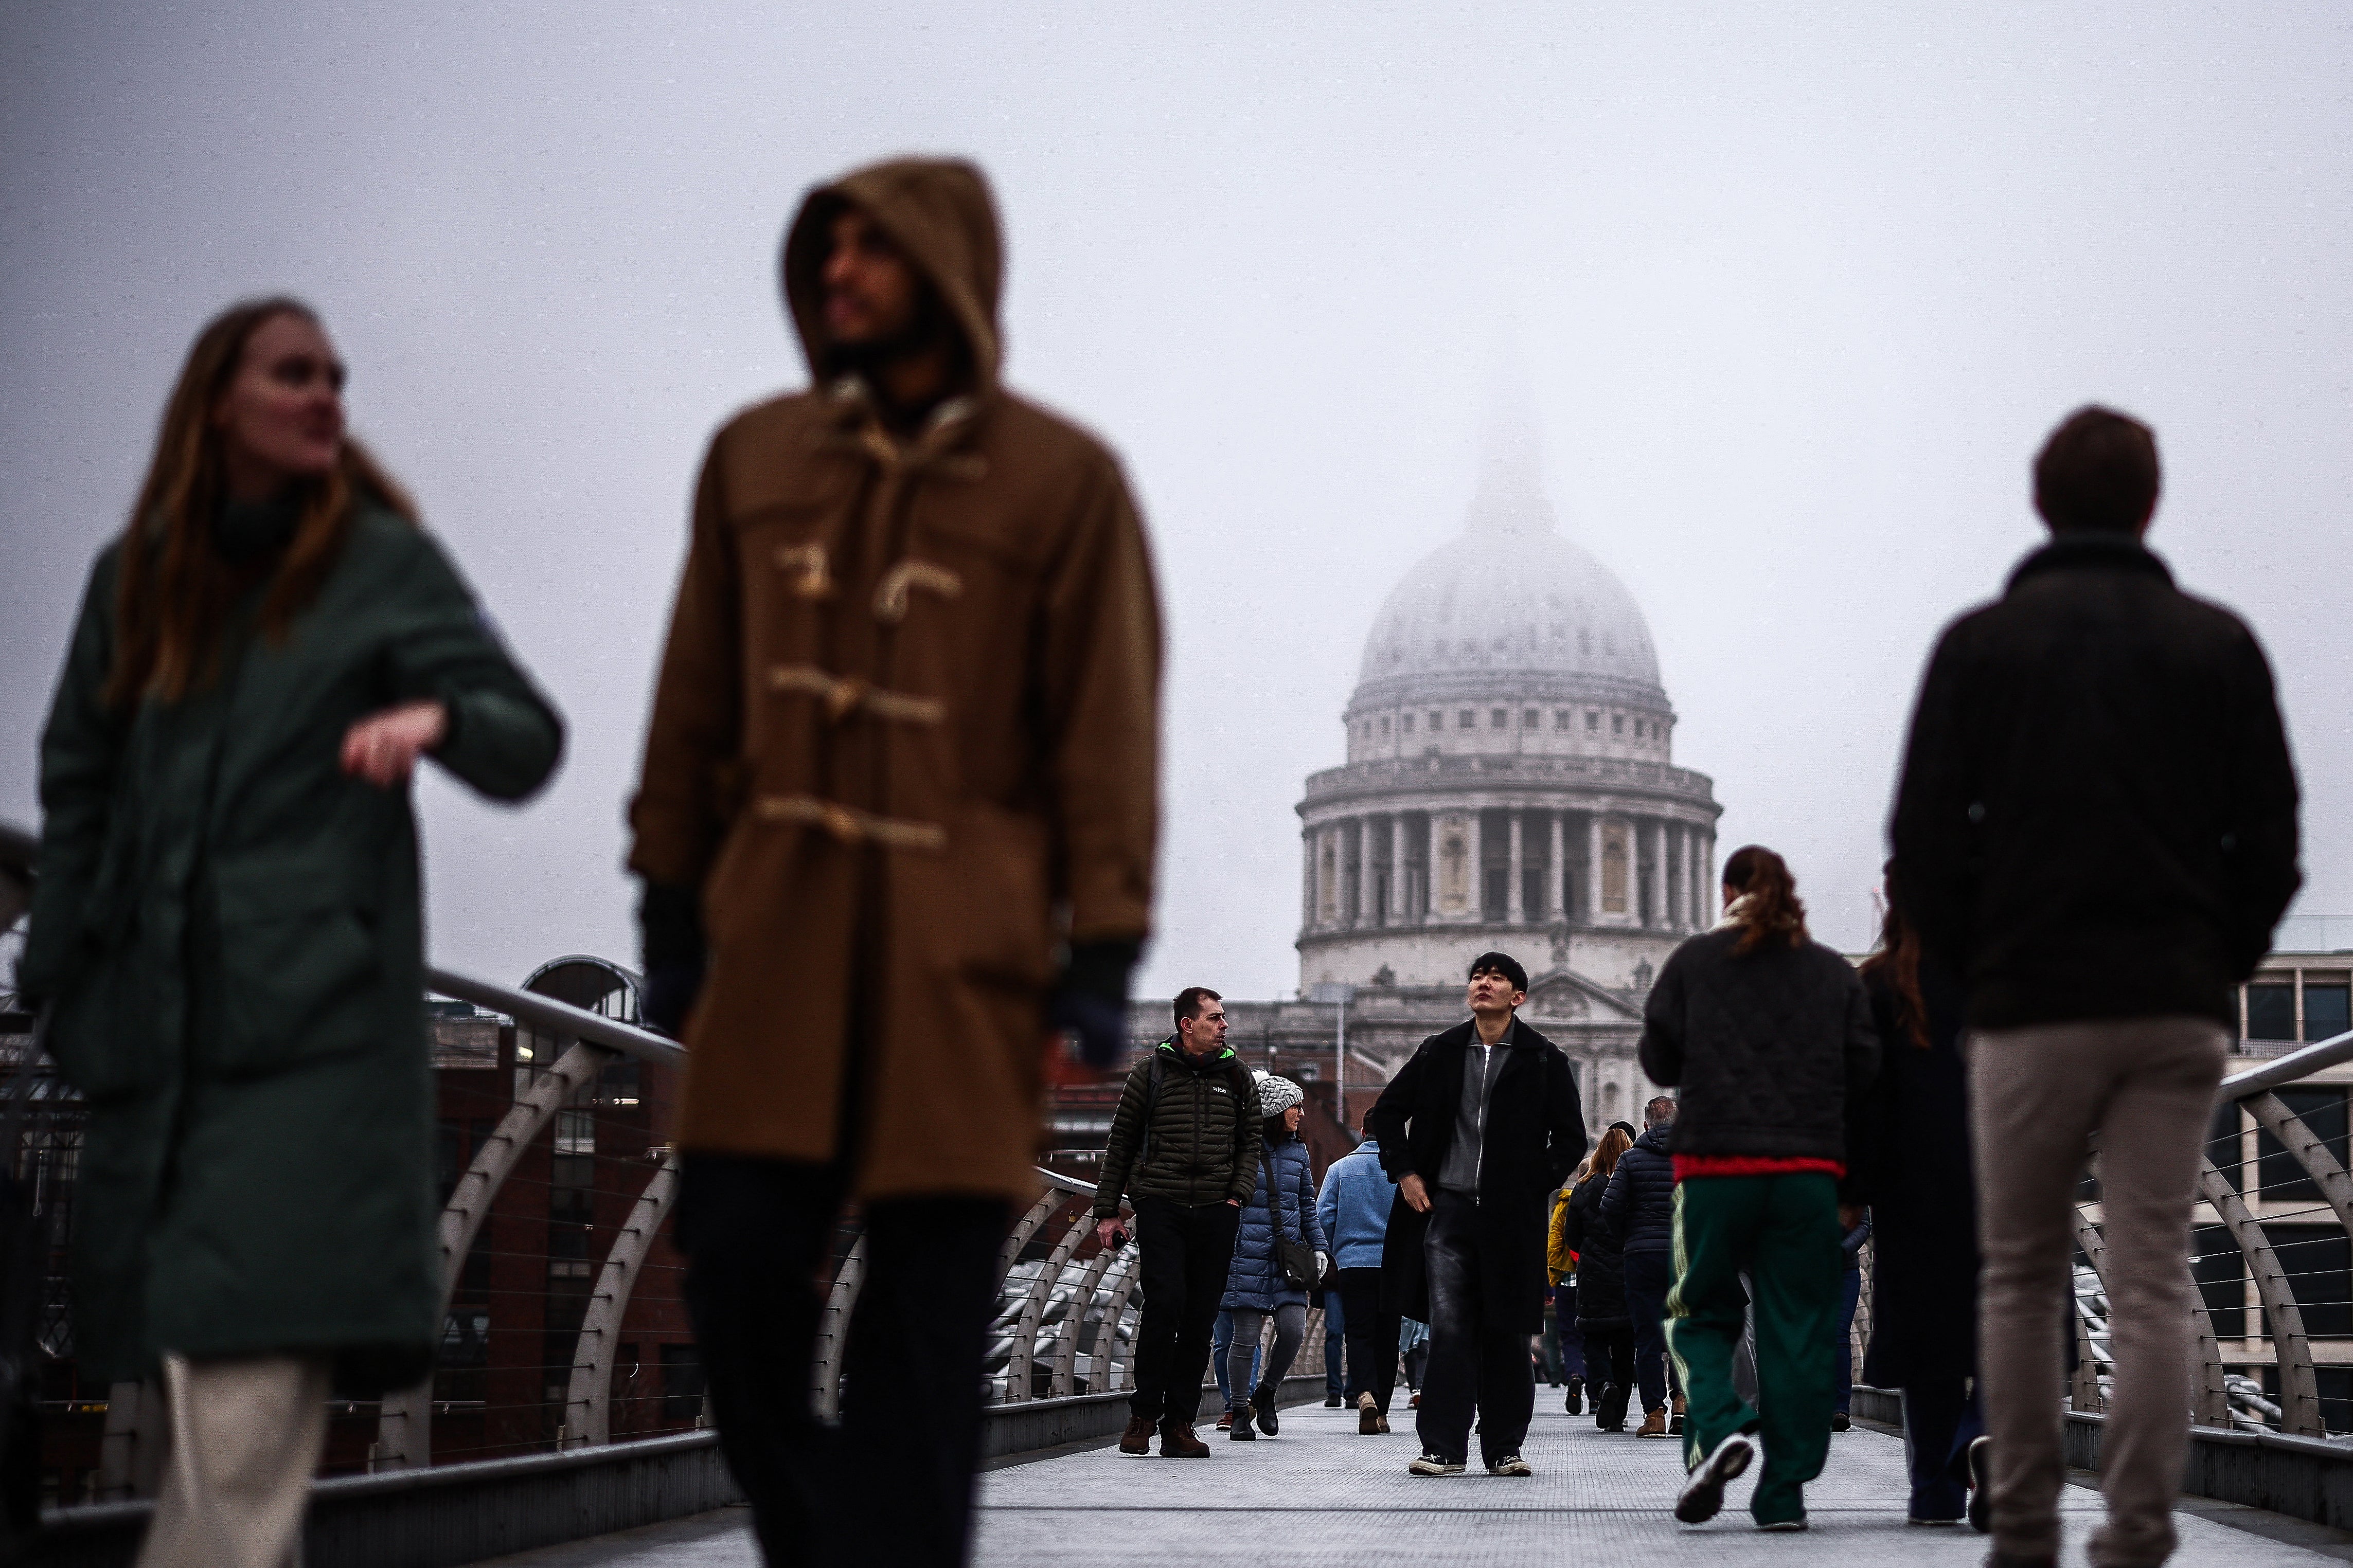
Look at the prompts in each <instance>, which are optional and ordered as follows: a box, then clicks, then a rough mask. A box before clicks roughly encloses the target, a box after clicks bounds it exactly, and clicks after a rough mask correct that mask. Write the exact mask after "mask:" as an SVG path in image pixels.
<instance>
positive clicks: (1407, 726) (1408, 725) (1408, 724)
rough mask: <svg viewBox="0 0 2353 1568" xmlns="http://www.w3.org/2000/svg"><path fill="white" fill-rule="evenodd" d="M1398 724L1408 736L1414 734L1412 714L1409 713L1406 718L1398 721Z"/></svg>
mask: <svg viewBox="0 0 2353 1568" xmlns="http://www.w3.org/2000/svg"><path fill="white" fill-rule="evenodd" d="M1398 726H1399V728H1401V729H1403V730H1404V731H1405V732H1406V733H1407V734H1409V735H1410V734H1412V733H1413V715H1412V714H1410V713H1409V714H1407V715H1406V716H1405V717H1404V718H1402V719H1399V720H1398Z"/></svg>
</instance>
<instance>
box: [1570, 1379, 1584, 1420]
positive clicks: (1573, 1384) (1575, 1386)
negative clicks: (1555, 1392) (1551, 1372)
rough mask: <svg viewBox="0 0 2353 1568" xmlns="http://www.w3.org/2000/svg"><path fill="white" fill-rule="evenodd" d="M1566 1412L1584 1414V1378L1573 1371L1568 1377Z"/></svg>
mask: <svg viewBox="0 0 2353 1568" xmlns="http://www.w3.org/2000/svg"><path fill="white" fill-rule="evenodd" d="M1568 1413H1569V1414H1570V1415H1584V1414H1585V1379H1583V1378H1581V1377H1579V1376H1577V1374H1576V1373H1570V1374H1569V1379H1568Z"/></svg>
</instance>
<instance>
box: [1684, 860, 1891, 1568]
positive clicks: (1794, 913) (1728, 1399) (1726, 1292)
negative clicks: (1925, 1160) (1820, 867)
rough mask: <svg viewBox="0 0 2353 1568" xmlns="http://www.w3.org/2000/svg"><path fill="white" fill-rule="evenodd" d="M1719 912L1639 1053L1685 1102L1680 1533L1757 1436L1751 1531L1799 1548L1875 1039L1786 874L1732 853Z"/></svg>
mask: <svg viewBox="0 0 2353 1568" xmlns="http://www.w3.org/2000/svg"><path fill="white" fill-rule="evenodd" d="M1724 902H1725V915H1724V919H1723V921H1721V922H1719V923H1718V925H1717V926H1716V928H1715V930H1714V931H1706V932H1704V933H1703V934H1701V935H1699V936H1695V937H1693V938H1692V939H1691V940H1690V941H1688V942H1684V943H1683V945H1682V946H1681V947H1678V948H1677V949H1675V951H1674V952H1672V953H1670V954H1669V955H1668V957H1667V962H1666V963H1664V964H1662V965H1661V966H1660V969H1659V977H1658V981H1657V983H1656V984H1653V985H1652V986H1651V994H1650V996H1649V998H1648V999H1647V1000H1646V1001H1645V1003H1644V1004H1643V1008H1642V1038H1641V1046H1640V1047H1639V1049H1640V1052H1641V1059H1642V1070H1643V1071H1644V1072H1645V1073H1648V1074H1649V1075H1650V1078H1651V1082H1653V1083H1659V1084H1664V1085H1667V1086H1668V1087H1670V1088H1679V1089H1681V1091H1682V1092H1681V1097H1680V1103H1679V1105H1678V1107H1677V1109H1676V1113H1675V1120H1674V1123H1673V1131H1672V1134H1671V1136H1670V1145H1671V1147H1672V1150H1673V1152H1674V1172H1675V1180H1676V1183H1677V1192H1676V1196H1675V1236H1674V1249H1675V1257H1676V1259H1677V1261H1678V1263H1679V1265H1680V1267H1679V1269H1678V1272H1677V1276H1676V1279H1675V1284H1674V1289H1672V1291H1670V1292H1669V1294H1668V1297H1667V1344H1668V1348H1669V1349H1670V1350H1671V1351H1672V1352H1673V1353H1674V1357H1675V1360H1676V1361H1677V1362H1679V1363H1682V1368H1683V1392H1684V1394H1685V1396H1686V1398H1687V1400H1688V1402H1689V1411H1688V1415H1687V1417H1686V1420H1685V1426H1684V1432H1683V1438H1684V1458H1685V1461H1686V1463H1687V1465H1688V1466H1689V1468H1690V1471H1691V1479H1690V1480H1689V1481H1688V1482H1687V1483H1686V1485H1685V1486H1684V1488H1683V1493H1682V1495H1681V1496H1680V1497H1678V1498H1677V1499H1676V1502H1675V1517H1676V1518H1677V1519H1679V1520H1682V1521H1683V1522H1684V1523H1686V1524H1696V1523H1699V1522H1701V1521H1704V1520H1707V1519H1711V1518H1713V1517H1714V1516H1715V1512H1716V1510H1717V1509H1719V1508H1720V1507H1722V1506H1723V1501H1724V1488H1725V1483H1726V1482H1728V1481H1729V1480H1731V1479H1733V1478H1734V1477H1736V1476H1737V1475H1739V1474H1741V1473H1742V1472H1743V1471H1744V1470H1746V1468H1747V1467H1748V1463H1749V1461H1750V1459H1751V1458H1754V1456H1755V1451H1756V1443H1755V1439H1754V1437H1752V1436H1751V1434H1753V1433H1761V1434H1762V1436H1763V1438H1764V1443H1765V1469H1764V1473H1763V1474H1762V1475H1761V1476H1759V1477H1758V1478H1757V1486H1756V1489H1755V1490H1754V1491H1753V1492H1752V1493H1751V1494H1750V1496H1749V1504H1748V1507H1749V1512H1750V1514H1751V1515H1752V1516H1753V1517H1754V1518H1755V1520H1756V1521H1757V1525H1758V1527H1759V1528H1761V1529H1765V1530H1803V1529H1805V1528H1806V1503H1805V1483H1806V1482H1808V1481H1810V1480H1811V1479H1814V1478H1815V1477H1816V1476H1818V1475H1820V1473H1821V1468H1822V1462H1823V1459H1824V1458H1826V1457H1827V1456H1828V1454H1829V1452H1830V1436H1831V1406H1832V1404H1833V1402H1834V1400H1835V1398H1836V1388H1837V1368H1836V1366H1835V1365H1834V1362H1835V1359H1836V1358H1835V1357H1834V1355H1833V1354H1832V1351H1831V1336H1832V1333H1833V1325H1834V1324H1835V1323H1836V1321H1837V1316H1838V1302H1839V1290H1840V1282H1841V1278H1842V1270H1841V1257H1840V1253H1839V1238H1840V1237H1841V1235H1842V1234H1843V1233H1844V1227H1843V1226H1842V1225H1841V1205H1840V1194H1839V1184H1840V1183H1841V1181H1842V1180H1844V1179H1845V1176H1846V1162H1847V1148H1848V1146H1849V1143H1850V1142H1851V1141H1852V1139H1851V1136H1850V1135H1851V1131H1852V1124H1853V1121H1854V1120H1855V1118H1857V1117H1858V1116H1859V1115H1860V1113H1861V1110H1862V1097H1863V1095H1864V1093H1865V1092H1866V1091H1867V1090H1868V1089H1870V1087H1871V1080H1872V1076H1873V1073H1874V1072H1875V1071H1876V1070H1877V1068H1878V1062H1879V1038H1878V1036H1877V1034H1876V1033H1875V1032H1874V1031H1873V1028H1872V1025H1871V1007H1870V1005H1869V1003H1867V1002H1866V1001H1865V1000H1864V998H1863V994H1862V980H1861V979H1859V978H1858V977H1857V976H1856V974H1855V972H1854V969H1853V967H1852V965H1850V964H1849V963H1847V961H1846V960H1845V959H1844V958H1842V957H1841V956H1840V955H1839V954H1838V953H1837V952H1833V951H1831V949H1830V948H1827V947H1824V946H1823V945H1822V944H1821V943H1820V942H1814V941H1812V940H1810V938H1809V937H1808V935H1807V933H1806V910H1805V905H1804V904H1802V903H1800V902H1799V899H1798V886H1797V882H1796V880H1795V879H1793V878H1792V877H1791V876H1790V875H1789V868H1788V866H1787V865H1786V864H1785V863H1784V862H1783V861H1782V859H1781V857H1779V856H1778V855H1776V854H1775V853H1773V851H1771V850H1770V849H1766V848H1762V847H1758V846H1757V845H1753V844H1752V845H1749V846H1746V847H1744V848H1741V849H1737V850H1735V851H1734V852H1733V854H1732V857H1731V858H1729V859H1728V860H1726V861H1725V863H1724ZM1847 1217H1849V1218H1851V1217H1852V1216H1851V1215H1849V1216H1847ZM1744 1276H1745V1277H1746V1279H1745V1282H1744ZM1752 1300H1753V1302H1754V1304H1755V1309H1756V1334H1757V1401H1756V1403H1755V1404H1754V1405H1751V1404H1750V1403H1748V1402H1747V1401H1746V1400H1744V1399H1743V1398H1741V1397H1740V1395H1739V1394H1738V1393H1737V1392H1736V1390H1735V1388H1734V1385H1733V1364H1732V1363H1733V1355H1734V1348H1735V1346H1736V1345H1737V1344H1738V1343H1739V1342H1740V1340H1741V1338H1742V1335H1743V1331H1744V1321H1745V1318H1746V1313H1747V1310H1748V1307H1749V1305H1750V1303H1751V1301H1752Z"/></svg>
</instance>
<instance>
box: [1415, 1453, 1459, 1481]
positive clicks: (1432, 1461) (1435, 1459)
mask: <svg viewBox="0 0 2353 1568" xmlns="http://www.w3.org/2000/svg"><path fill="white" fill-rule="evenodd" d="M1466 1468H1469V1467H1467V1466H1466V1465H1464V1464H1463V1463H1462V1461H1461V1460H1460V1459H1449V1458H1442V1457H1440V1456H1439V1455H1437V1454H1424V1455H1422V1457H1421V1458H1419V1459H1416V1460H1415V1461H1414V1462H1413V1463H1412V1464H1410V1465H1408V1466H1407V1467H1406V1468H1405V1473H1406V1474H1407V1475H1409V1476H1459V1475H1461V1473H1462V1472H1463V1471H1464V1470H1465V1469H1466Z"/></svg>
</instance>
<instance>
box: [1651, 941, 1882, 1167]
mask: <svg viewBox="0 0 2353 1568" xmlns="http://www.w3.org/2000/svg"><path fill="white" fill-rule="evenodd" d="M1740 937H1741V932H1740V931H1738V930H1737V929H1735V928H1732V927H1726V928H1725V929H1724V930H1721V931H1705V932H1703V933H1702V934H1700V935H1698V936H1695V937H1694V938H1692V939H1691V940H1690V941H1689V942H1684V943H1683V945H1682V946H1681V947H1679V948H1677V949H1675V951H1674V952H1672V953H1670V954H1669V955H1668V956H1667V962H1666V963H1664V964H1663V965H1662V966H1661V967H1660V970H1659V979H1658V983H1657V984H1655V985H1653V986H1651V995H1650V999H1649V1001H1648V1002H1646V1003H1645V1004H1644V1005H1643V1007H1642V1043H1641V1057H1642V1070H1643V1071H1644V1072H1646V1073H1648V1074H1650V1076H1651V1082H1653V1083H1660V1084H1667V1085H1670V1086H1677V1085H1679V1086H1681V1088H1682V1090H1683V1092H1682V1094H1681V1095H1680V1096H1679V1097H1678V1099H1677V1101H1676V1106H1675V1120H1674V1123H1673V1126H1672V1131H1670V1132H1669V1134H1668V1147H1670V1148H1671V1149H1672V1150H1673V1151H1674V1152H1676V1153H1678V1154H1733V1155H1738V1154H1746V1155H1755V1156H1759V1157H1762V1158H1767V1159H1816V1160H1835V1161H1839V1162H1841V1163H1843V1162H1844V1161H1845V1160H1846V1157H1847V1152H1846V1149H1847V1130H1848V1121H1849V1118H1850V1117H1851V1116H1852V1114H1853V1113H1854V1112H1855V1111H1856V1110H1858V1109H1859V1108H1860V1107H1861V1105H1862V1095H1863V1091H1864V1090H1865V1089H1869V1088H1870V1087H1871V1079H1872V1074H1873V1072H1874V1071H1876V1070H1877V1068H1878V1065H1879V1036H1878V1032H1877V1031H1876V1030H1874V1029H1873V1027H1872V1023H1871V1005H1870V1004H1869V1003H1868V1002H1866V1001H1865V1000H1864V999H1863V994H1862V981H1861V980H1859V979H1857V978H1856V977H1855V973H1854V968H1853V966H1852V965H1851V964H1849V963H1847V961H1846V960H1845V959H1843V958H1841V957H1840V956H1839V955H1838V954H1837V953H1835V952H1831V950H1830V949H1829V948H1827V947H1824V946H1823V945H1822V944H1821V943H1820V942H1802V943H1800V944H1799V945H1798V946H1796V947H1788V946H1786V945H1783V944H1781V943H1778V942H1772V941H1770V940H1768V941H1767V942H1766V944H1765V945H1764V946H1762V947H1759V948H1758V949H1757V951H1756V952H1748V953H1740V952H1734V951H1733V950H1734V948H1735V946H1736V944H1737V943H1738V942H1739V940H1740Z"/></svg>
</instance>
